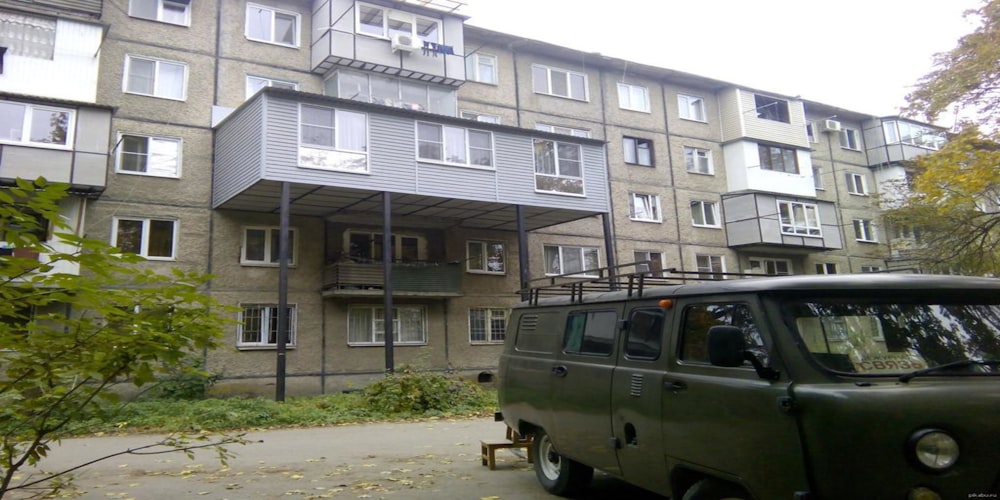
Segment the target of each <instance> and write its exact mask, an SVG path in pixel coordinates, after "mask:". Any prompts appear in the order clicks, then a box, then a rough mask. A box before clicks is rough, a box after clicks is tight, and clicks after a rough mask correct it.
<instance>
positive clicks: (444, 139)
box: [416, 121, 494, 170]
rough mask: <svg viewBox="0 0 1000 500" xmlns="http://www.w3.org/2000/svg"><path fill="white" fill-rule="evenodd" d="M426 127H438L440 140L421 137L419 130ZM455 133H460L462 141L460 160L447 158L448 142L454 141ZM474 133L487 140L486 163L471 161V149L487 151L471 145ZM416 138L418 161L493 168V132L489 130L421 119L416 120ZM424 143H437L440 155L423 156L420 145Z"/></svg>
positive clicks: (422, 149)
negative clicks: (487, 159) (487, 153)
mask: <svg viewBox="0 0 1000 500" xmlns="http://www.w3.org/2000/svg"><path fill="white" fill-rule="evenodd" d="M428 127H436V128H437V129H438V131H439V133H440V135H441V142H438V141H437V140H431V139H429V138H423V137H421V135H420V134H421V131H422V130H426V129H427V128H428ZM449 132H450V133H451V135H450V134H449ZM455 133H461V138H462V141H463V144H462V145H461V148H462V154H463V155H464V158H462V161H456V160H454V159H449V157H448V150H449V147H450V146H452V144H450V143H451V142H454V140H455V139H456V137H455V136H454V135H453V134H455ZM474 135H475V136H478V137H480V138H482V137H483V136H485V137H486V138H487V142H489V148H488V151H489V162H488V163H486V164H482V163H474V162H473V161H472V160H473V158H472V153H473V150H478V151H487V150H486V149H484V148H482V147H473V145H472V137H473V136H474ZM449 138H450V139H449ZM416 139H417V140H416V144H417V151H416V155H417V159H418V160H420V161H429V162H434V163H443V164H446V165H458V166H462V167H471V168H482V169H488V170H493V168H494V166H493V163H494V159H493V157H494V150H493V133H492V132H490V131H488V130H477V129H468V128H465V127H455V126H451V125H442V124H440V123H431V122H421V121H418V122H417V123H416ZM424 144H427V145H433V144H437V145H439V146H440V153H441V157H439V158H435V157H431V156H423V155H424V148H421V146H422V145H424Z"/></svg>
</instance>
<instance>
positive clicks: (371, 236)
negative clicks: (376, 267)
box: [347, 231, 427, 263]
mask: <svg viewBox="0 0 1000 500" xmlns="http://www.w3.org/2000/svg"><path fill="white" fill-rule="evenodd" d="M382 239H383V238H382V233H370V232H360V231H350V232H349V233H348V235H347V245H348V248H347V255H348V257H349V258H350V259H351V260H352V261H354V262H361V263H370V262H382ZM426 245H427V242H426V241H425V240H424V239H423V238H422V237H418V236H403V235H399V234H393V235H392V248H391V251H392V259H393V261H396V262H417V261H420V260H423V259H424V258H425V254H426Z"/></svg>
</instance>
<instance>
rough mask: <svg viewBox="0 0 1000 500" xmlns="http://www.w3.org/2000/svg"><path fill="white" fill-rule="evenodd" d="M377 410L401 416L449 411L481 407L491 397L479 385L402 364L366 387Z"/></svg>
mask: <svg viewBox="0 0 1000 500" xmlns="http://www.w3.org/2000/svg"><path fill="white" fill-rule="evenodd" d="M364 398H365V401H366V403H367V404H368V406H369V407H371V408H372V409H373V410H375V411H379V412H382V413H387V414H399V415H427V414H435V413H448V412H454V411H463V410H468V409H469V408H474V407H482V406H483V404H484V402H486V401H490V402H491V403H492V401H493V400H492V398H491V397H490V396H489V395H488V393H486V392H485V391H483V390H482V389H481V388H480V387H479V386H477V385H473V384H471V383H468V382H464V381H462V380H458V379H454V378H449V377H447V376H445V375H442V374H440V373H433V372H420V371H415V370H413V369H412V368H410V367H402V368H401V369H400V370H399V371H398V372H397V373H394V374H391V375H388V376H386V377H385V378H384V379H382V380H379V381H377V382H375V383H373V384H371V385H369V386H368V387H367V388H365V390H364Z"/></svg>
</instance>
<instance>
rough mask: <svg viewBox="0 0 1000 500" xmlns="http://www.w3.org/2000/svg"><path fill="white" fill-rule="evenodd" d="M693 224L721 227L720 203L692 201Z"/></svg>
mask: <svg viewBox="0 0 1000 500" xmlns="http://www.w3.org/2000/svg"><path fill="white" fill-rule="evenodd" d="M691 224H692V225H693V226H697V227H720V225H719V204H718V203H716V202H714V201H692V202H691Z"/></svg>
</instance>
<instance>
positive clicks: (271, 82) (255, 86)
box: [246, 75, 299, 99]
mask: <svg viewBox="0 0 1000 500" xmlns="http://www.w3.org/2000/svg"><path fill="white" fill-rule="evenodd" d="M264 87H278V88H279V89H289V90H299V84H298V83H296V82H289V81H285V80H277V79H275V78H264V77H262V76H250V75H247V94H246V95H247V97H246V98H247V99H249V98H250V97H251V96H253V95H254V94H256V93H257V91H258V90H260V89H262V88H264Z"/></svg>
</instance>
